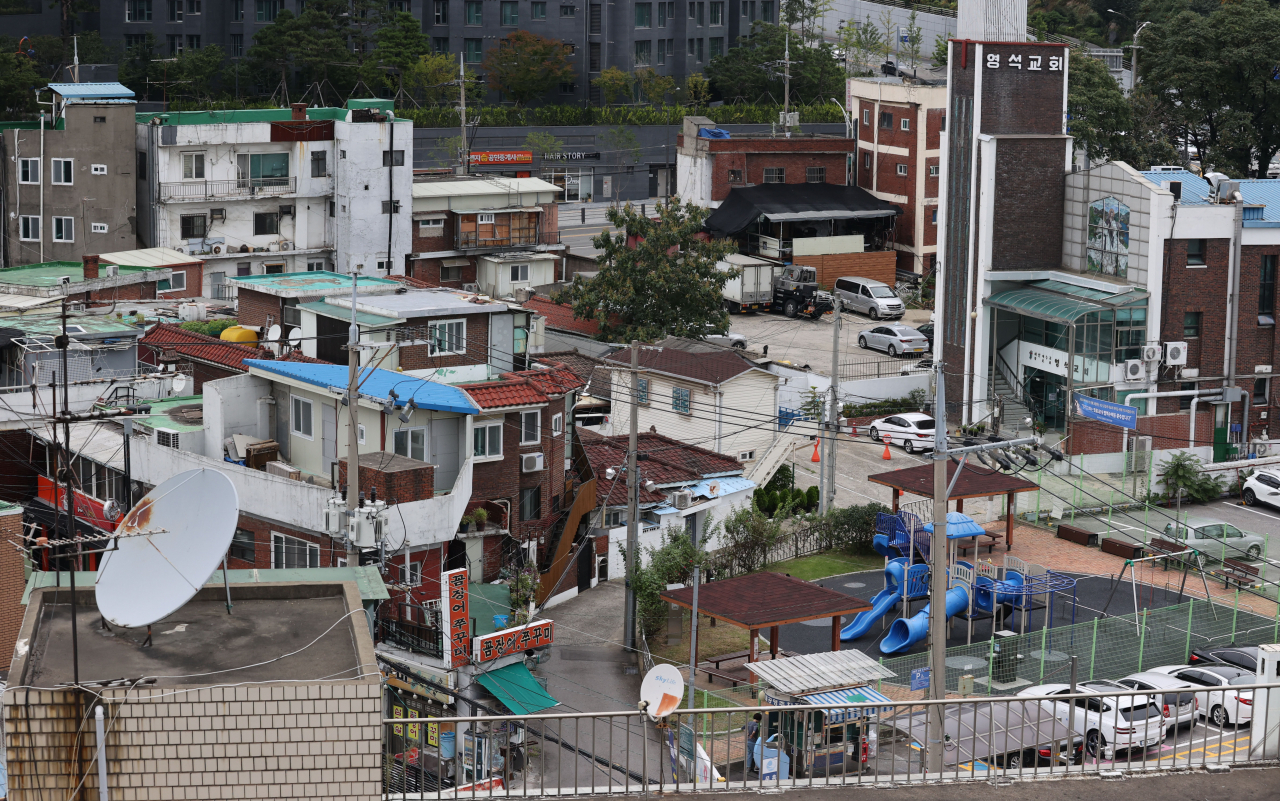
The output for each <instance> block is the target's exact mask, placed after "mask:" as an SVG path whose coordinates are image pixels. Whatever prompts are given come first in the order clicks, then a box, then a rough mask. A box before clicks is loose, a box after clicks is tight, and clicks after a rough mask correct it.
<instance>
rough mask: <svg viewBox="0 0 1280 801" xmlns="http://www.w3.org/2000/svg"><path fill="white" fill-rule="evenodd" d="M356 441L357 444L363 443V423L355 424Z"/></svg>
mask: <svg viewBox="0 0 1280 801" xmlns="http://www.w3.org/2000/svg"><path fill="white" fill-rule="evenodd" d="M356 443H357V444H359V445H363V444H364V424H363V423H359V424H357V425H356Z"/></svg>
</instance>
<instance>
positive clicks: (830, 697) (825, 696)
mask: <svg viewBox="0 0 1280 801" xmlns="http://www.w3.org/2000/svg"><path fill="white" fill-rule="evenodd" d="M804 701H805V703H807V704H811V705H813V706H823V705H825V704H865V703H882V704H885V706H882V707H855V708H852V709H848V708H846V709H824V710H822V711H823V712H824V713H825V714H826V716H827V723H843V722H845V721H847V720H857V719H859V718H861V717H864V716H874V715H875V714H876V712H877V711H879V712H882V713H884V714H886V715H890V714H893V706H892V704H893V701H892V700H891V699H890V698H889V696H887V695H882V694H881V693H878V692H876V691H875V690H873V689H871V688H870V687H850V688H848V689H846V690H830V691H828V692H825V693H814V694H813V695H806V696H804Z"/></svg>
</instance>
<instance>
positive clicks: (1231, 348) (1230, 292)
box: [1222, 191, 1253, 443]
mask: <svg viewBox="0 0 1280 801" xmlns="http://www.w3.org/2000/svg"><path fill="white" fill-rule="evenodd" d="M1231 199H1232V200H1233V201H1234V203H1235V215H1234V223H1235V224H1234V227H1233V229H1232V240H1231V265H1230V269H1229V270H1228V271H1227V325H1226V336H1225V337H1224V339H1225V340H1226V342H1225V345H1224V347H1225V348H1226V353H1225V354H1224V356H1225V357H1224V359H1223V364H1224V367H1225V370H1224V371H1223V378H1224V381H1223V382H1222V386H1223V387H1234V386H1236V348H1237V345H1238V344H1239V338H1240V256H1241V253H1240V247H1241V240H1242V239H1243V238H1244V197H1243V196H1241V194H1240V192H1239V191H1235V192H1232V193H1231ZM1252 395H1253V392H1252V391H1249V392H1247V393H1246V394H1245V401H1244V416H1243V418H1242V419H1241V426H1240V441H1241V442H1242V443H1245V442H1246V441H1247V440H1248V438H1249V400H1250V399H1251V397H1252ZM1230 428H1231V413H1230V411H1228V412H1227V429H1228V431H1229V430H1230ZM1229 438H1230V436H1229V435H1228V439H1229Z"/></svg>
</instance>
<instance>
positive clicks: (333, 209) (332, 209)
mask: <svg viewBox="0 0 1280 801" xmlns="http://www.w3.org/2000/svg"><path fill="white" fill-rule="evenodd" d="M343 209H344V210H345V209H346V206H343ZM329 216H330V217H337V216H338V204H337V203H335V202H334V201H332V200H330V201H329Z"/></svg>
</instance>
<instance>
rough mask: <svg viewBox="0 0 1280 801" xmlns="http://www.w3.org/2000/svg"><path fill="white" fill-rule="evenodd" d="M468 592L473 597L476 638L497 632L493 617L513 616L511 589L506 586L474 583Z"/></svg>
mask: <svg viewBox="0 0 1280 801" xmlns="http://www.w3.org/2000/svg"><path fill="white" fill-rule="evenodd" d="M467 591H468V593H469V594H470V596H471V616H472V617H473V618H475V619H476V634H475V636H477V637H479V636H480V635H482V634H492V633H494V632H495V631H497V630H498V627H497V626H494V625H493V616H494V615H510V614H511V588H510V587H508V586H507V585H506V584H474V583H473V584H471V585H470V586H469V587H468V590H467ZM503 628H508V627H507V626H503Z"/></svg>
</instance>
